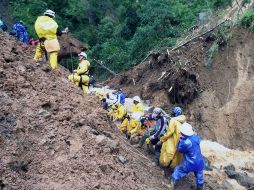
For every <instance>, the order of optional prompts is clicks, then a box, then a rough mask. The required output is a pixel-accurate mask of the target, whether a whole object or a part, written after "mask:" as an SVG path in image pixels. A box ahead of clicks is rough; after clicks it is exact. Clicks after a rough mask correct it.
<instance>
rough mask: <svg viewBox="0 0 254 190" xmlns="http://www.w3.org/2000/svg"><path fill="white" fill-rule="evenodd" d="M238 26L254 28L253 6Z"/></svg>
mask: <svg viewBox="0 0 254 190" xmlns="http://www.w3.org/2000/svg"><path fill="white" fill-rule="evenodd" d="M237 24H238V26H240V27H243V28H248V29H250V30H254V9H253V8H251V9H250V10H248V11H247V12H246V13H244V14H243V15H242V17H241V18H240V19H239V21H238V23H237Z"/></svg>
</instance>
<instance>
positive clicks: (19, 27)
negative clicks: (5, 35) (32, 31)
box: [10, 21, 29, 44]
mask: <svg viewBox="0 0 254 190" xmlns="http://www.w3.org/2000/svg"><path fill="white" fill-rule="evenodd" d="M10 35H12V36H15V37H16V38H17V39H18V40H19V41H20V42H23V43H25V44H28V43H29V37H28V32H27V27H26V26H25V24H24V23H23V21H19V22H16V23H14V24H13V26H12V31H11V32H10Z"/></svg>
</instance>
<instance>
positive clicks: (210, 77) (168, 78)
mask: <svg viewBox="0 0 254 190" xmlns="http://www.w3.org/2000/svg"><path fill="white" fill-rule="evenodd" d="M231 32H232V39H231V40H230V41H229V42H228V43H226V44H224V45H222V46H220V47H219V49H218V53H217V54H215V56H214V59H213V62H212V64H211V65H210V66H209V67H208V66H207V61H208V52H209V49H210V47H211V46H212V44H213V40H212V39H211V38H210V37H209V35H207V36H203V37H201V38H198V39H196V40H194V41H192V42H191V43H189V44H187V45H185V46H183V47H182V48H180V49H178V50H177V51H173V52H170V54H168V53H161V54H153V55H151V56H150V57H149V59H148V60H147V61H145V62H143V63H141V64H139V65H138V66H136V67H135V68H133V69H132V70H130V71H127V72H126V73H123V74H121V75H119V76H117V77H114V78H112V79H111V80H109V81H107V84H108V85H109V86H117V87H118V88H120V87H121V88H123V90H124V91H125V92H126V93H127V94H128V95H129V96H134V95H140V96H141V97H142V98H143V99H145V100H148V101H149V102H151V103H152V104H153V105H154V106H160V107H162V108H164V109H165V110H167V111H168V112H170V111H171V108H172V106H173V105H180V106H183V107H184V110H185V113H186V114H187V116H188V120H189V122H192V123H193V126H195V129H196V130H197V131H198V133H199V134H200V135H201V136H202V138H205V139H209V140H214V141H217V142H219V143H221V144H224V145H225V146H227V147H230V148H237V149H239V148H240V149H242V150H253V149H254V133H253V132H251V131H253V126H254V114H253V110H254V85H253V84H254V77H253V73H254V67H253V64H252V63H253V60H254V54H253V52H252V51H251V50H252V49H253V48H254V47H253V44H254V43H253V39H254V36H253V33H251V32H249V31H247V30H244V29H233V30H232V31H231Z"/></svg>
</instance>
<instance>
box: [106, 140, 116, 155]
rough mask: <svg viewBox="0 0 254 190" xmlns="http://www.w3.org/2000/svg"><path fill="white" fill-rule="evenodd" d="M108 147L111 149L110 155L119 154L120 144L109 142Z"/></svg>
mask: <svg viewBox="0 0 254 190" xmlns="http://www.w3.org/2000/svg"><path fill="white" fill-rule="evenodd" d="M108 147H109V148H110V153H111V154H112V153H117V152H119V142H118V141H113V140H110V141H109V142H108Z"/></svg>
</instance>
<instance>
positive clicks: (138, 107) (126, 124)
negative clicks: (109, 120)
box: [120, 103, 145, 132]
mask: <svg viewBox="0 0 254 190" xmlns="http://www.w3.org/2000/svg"><path fill="white" fill-rule="evenodd" d="M130 112H131V113H132V114H133V113H135V112H141V113H145V110H144V106H143V104H141V103H138V104H134V103H133V104H132V106H131V110H130ZM139 123H140V121H135V120H134V119H132V118H131V119H130V120H128V119H127V118H125V119H124V120H123V122H122V124H121V126H120V130H121V131H122V132H126V131H127V132H130V131H131V130H133V129H135V128H136V127H137V126H138V125H139Z"/></svg>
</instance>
